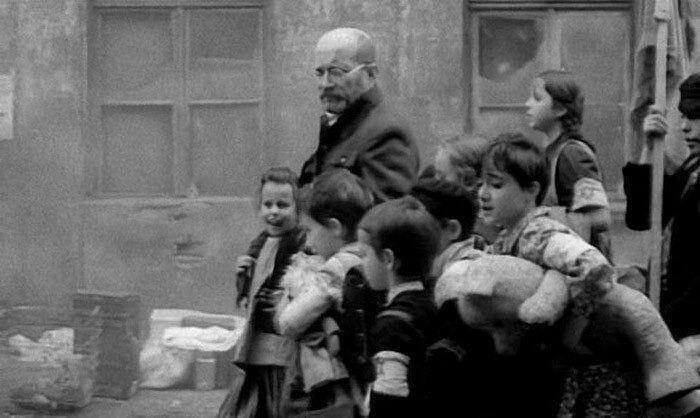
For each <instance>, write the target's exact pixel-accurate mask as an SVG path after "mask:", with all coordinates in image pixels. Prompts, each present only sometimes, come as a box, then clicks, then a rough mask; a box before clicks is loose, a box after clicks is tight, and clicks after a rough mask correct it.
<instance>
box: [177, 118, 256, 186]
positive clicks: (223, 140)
mask: <svg viewBox="0 0 700 418" xmlns="http://www.w3.org/2000/svg"><path fill="white" fill-rule="evenodd" d="M190 109H191V112H192V126H193V130H194V132H193V133H194V138H193V143H192V172H193V173H192V174H193V176H194V181H195V183H196V185H197V187H198V188H199V190H200V192H202V193H204V194H222V195H249V194H251V193H252V191H253V186H254V184H255V183H257V178H255V174H252V173H256V169H257V167H258V165H259V156H260V154H261V152H262V149H261V147H262V144H261V143H260V138H261V134H260V121H259V113H260V111H259V108H258V105H256V104H245V105H230V106H192V107H191V108H190Z"/></svg>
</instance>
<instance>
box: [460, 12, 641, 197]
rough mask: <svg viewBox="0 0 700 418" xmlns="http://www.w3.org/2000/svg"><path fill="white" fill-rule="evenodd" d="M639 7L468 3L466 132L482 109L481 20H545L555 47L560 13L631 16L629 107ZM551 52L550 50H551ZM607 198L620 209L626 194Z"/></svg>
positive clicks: (627, 130)
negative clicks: (586, 12) (580, 12)
mask: <svg viewBox="0 0 700 418" xmlns="http://www.w3.org/2000/svg"><path fill="white" fill-rule="evenodd" d="M637 7H638V5H637V3H636V2H635V1H633V0H588V1H582V0H568V1H561V0H560V1H546V0H545V1H542V0H525V1H523V0H466V1H465V2H464V4H463V22H464V26H465V30H464V42H463V45H464V48H465V52H464V54H463V57H464V62H463V66H462V68H463V74H462V76H463V80H465V83H466V85H465V86H464V88H463V91H464V106H465V110H466V111H465V120H464V126H465V129H466V131H467V132H470V131H472V130H473V129H475V128H476V127H477V118H478V115H479V109H481V108H483V107H484V106H481V104H480V97H478V96H477V94H478V93H479V86H478V80H477V79H476V77H474V74H477V73H478V68H477V66H478V64H479V61H478V60H479V57H478V54H479V45H478V42H479V33H478V32H479V26H478V24H479V18H481V17H483V16H505V17H524V16H542V15H545V16H546V21H545V26H546V28H547V33H546V34H545V38H544V42H545V43H547V44H549V45H550V46H551V45H552V42H557V40H556V39H553V35H554V34H553V33H552V32H556V31H552V30H551V28H552V25H553V23H554V24H556V20H555V19H554V18H555V15H556V14H557V13H560V12H569V11H595V12H604V11H623V12H628V13H629V16H630V33H629V45H628V46H627V48H628V51H630V52H629V57H628V60H627V61H628V62H627V70H626V73H627V77H624V80H625V81H626V82H627V83H629V84H628V85H627V86H625V90H626V93H627V97H625V100H626V102H628V103H629V101H630V99H631V97H630V96H631V95H632V93H633V86H632V85H631V80H632V65H633V51H634V42H635V39H636V27H635V19H634V16H635V15H636V11H637ZM550 49H551V48H550ZM555 55H556V54H552V56H551V57H548V59H553V60H554V62H553V64H556V61H558V60H559V58H557V57H555ZM486 107H492V108H499V105H489V106H486ZM500 107H502V108H506V107H508V108H519V107H522V108H524V107H525V106H524V104H522V105H520V106H510V105H508V106H500ZM624 119H625V120H624V123H623V126H622V132H623V144H622V149H623V155H622V156H621V157H623V158H625V160H627V159H628V156H629V149H630V141H631V134H632V128H631V124H630V123H631V122H630V120H629V118H624ZM607 192H608V196H609V197H610V199H611V201H612V202H611V203H613V204H614V205H615V206H619V205H620V202H623V201H624V200H625V197H624V192H623V190H622V189H621V188H620V190H614V189H613V190H607Z"/></svg>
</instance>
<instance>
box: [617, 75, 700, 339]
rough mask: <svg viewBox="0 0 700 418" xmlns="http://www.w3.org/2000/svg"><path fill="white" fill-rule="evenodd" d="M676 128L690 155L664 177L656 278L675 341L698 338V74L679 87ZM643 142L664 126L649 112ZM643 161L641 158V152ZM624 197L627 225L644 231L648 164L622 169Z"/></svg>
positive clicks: (661, 118) (657, 115)
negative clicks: (660, 256) (660, 265)
mask: <svg viewBox="0 0 700 418" xmlns="http://www.w3.org/2000/svg"><path fill="white" fill-rule="evenodd" d="M680 93H681V100H680V102H679V104H678V110H680V112H681V129H682V131H683V135H684V137H685V141H686V142H687V144H688V149H689V150H690V155H689V156H688V158H687V159H686V160H685V161H684V162H683V164H682V165H681V166H680V167H679V168H678V169H677V170H676V171H675V172H674V173H673V174H665V175H664V192H663V216H662V218H663V225H664V228H665V232H664V241H665V242H664V248H665V249H666V250H667V251H665V254H664V255H665V259H664V260H662V263H663V262H666V271H665V274H664V275H663V279H662V283H663V286H662V291H661V314H662V315H663V317H664V319H665V320H666V322H667V323H668V326H669V328H670V329H671V332H672V333H673V336H674V337H675V338H676V339H680V338H683V337H686V336H689V335H695V334H700V263H698V261H697V254H698V252H697V239H698V237H700V183H698V175H699V174H700V73H695V74H693V75H691V76H690V77H688V78H687V79H686V80H685V81H684V82H683V83H682V84H681V86H680ZM643 129H644V133H645V134H646V136H647V138H650V139H651V138H653V137H655V136H658V135H665V134H666V121H665V118H664V116H663V115H661V114H660V113H659V112H658V111H657V110H655V109H651V111H650V113H649V115H648V116H647V117H646V118H645V119H644V126H643ZM642 159H643V160H646V156H645V155H644V153H643V156H642ZM622 172H623V175H624V185H625V194H626V196H627V213H626V215H625V221H626V223H627V226H628V227H629V228H631V229H634V230H638V231H641V230H646V229H649V227H650V225H649V196H650V185H651V165H650V164H648V163H646V162H642V163H639V164H635V163H628V164H627V165H626V166H625V167H624V168H623V171H622Z"/></svg>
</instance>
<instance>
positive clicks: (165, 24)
mask: <svg viewBox="0 0 700 418" xmlns="http://www.w3.org/2000/svg"><path fill="white" fill-rule="evenodd" d="M99 31H100V32H99V41H98V44H97V48H96V49H95V54H96V57H95V60H94V62H95V63H96V66H97V68H96V69H95V70H96V71H97V77H94V78H93V79H95V80H97V86H95V87H97V93H99V95H100V96H101V97H103V98H104V99H112V100H139V99H156V98H161V99H162V98H170V97H172V96H174V93H175V92H174V91H173V88H174V86H173V85H172V83H171V80H172V79H173V70H174V65H173V44H172V36H171V31H170V14H169V13H167V12H161V11H143V10H140V11H133V10H112V11H102V12H101V23H100V27H99Z"/></svg>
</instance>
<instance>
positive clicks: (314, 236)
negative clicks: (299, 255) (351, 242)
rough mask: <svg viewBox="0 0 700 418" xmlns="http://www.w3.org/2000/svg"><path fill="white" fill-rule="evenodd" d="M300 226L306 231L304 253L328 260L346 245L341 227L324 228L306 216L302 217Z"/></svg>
mask: <svg viewBox="0 0 700 418" xmlns="http://www.w3.org/2000/svg"><path fill="white" fill-rule="evenodd" d="M336 222H337V221H336ZM301 224H302V225H303V226H304V227H305V228H306V230H307V232H306V251H307V252H309V253H312V254H315V255H319V256H321V257H323V258H324V259H328V258H330V257H331V256H332V255H333V254H335V253H337V252H338V250H340V249H341V248H342V247H343V246H344V245H345V244H347V242H345V239H344V228H342V227H339V228H340V229H338V228H333V227H332V226H325V225H323V224H321V223H319V222H318V221H316V220H315V219H313V218H311V217H310V216H307V215H304V216H302V218H301Z"/></svg>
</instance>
